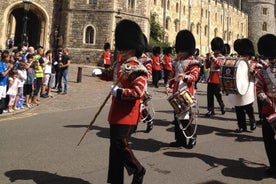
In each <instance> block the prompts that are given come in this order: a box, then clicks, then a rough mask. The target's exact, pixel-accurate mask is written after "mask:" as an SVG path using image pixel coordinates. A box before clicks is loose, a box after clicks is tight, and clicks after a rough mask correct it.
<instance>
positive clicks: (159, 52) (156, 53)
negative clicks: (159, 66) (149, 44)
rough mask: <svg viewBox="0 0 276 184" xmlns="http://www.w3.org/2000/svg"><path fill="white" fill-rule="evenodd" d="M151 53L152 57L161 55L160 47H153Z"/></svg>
mask: <svg viewBox="0 0 276 184" xmlns="http://www.w3.org/2000/svg"><path fill="white" fill-rule="evenodd" d="M152 53H153V54H154V55H158V54H161V47H159V46H156V47H153V49H152Z"/></svg>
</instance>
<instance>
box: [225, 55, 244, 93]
mask: <svg viewBox="0 0 276 184" xmlns="http://www.w3.org/2000/svg"><path fill="white" fill-rule="evenodd" d="M220 82H221V88H222V91H223V92H224V93H226V94H240V95H245V94H246V92H247V90H248V88H249V65H248V63H247V62H246V61H244V60H241V59H239V58H226V59H225V60H224V63H223V65H222V67H221V69H220Z"/></svg>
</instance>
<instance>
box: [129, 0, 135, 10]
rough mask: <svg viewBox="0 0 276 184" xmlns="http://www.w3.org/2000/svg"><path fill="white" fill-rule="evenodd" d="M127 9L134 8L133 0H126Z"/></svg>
mask: <svg viewBox="0 0 276 184" xmlns="http://www.w3.org/2000/svg"><path fill="white" fill-rule="evenodd" d="M127 2H128V3H127V5H128V9H134V8H135V0H128V1H127Z"/></svg>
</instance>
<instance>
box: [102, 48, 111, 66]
mask: <svg viewBox="0 0 276 184" xmlns="http://www.w3.org/2000/svg"><path fill="white" fill-rule="evenodd" d="M102 57H103V62H104V64H105V65H110V64H111V52H110V51H108V50H105V51H104V52H103V55H102Z"/></svg>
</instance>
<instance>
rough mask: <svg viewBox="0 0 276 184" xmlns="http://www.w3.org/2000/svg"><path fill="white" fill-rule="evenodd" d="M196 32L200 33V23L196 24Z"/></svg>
mask: <svg viewBox="0 0 276 184" xmlns="http://www.w3.org/2000/svg"><path fill="white" fill-rule="evenodd" d="M196 34H200V23H198V24H197V25H196Z"/></svg>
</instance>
